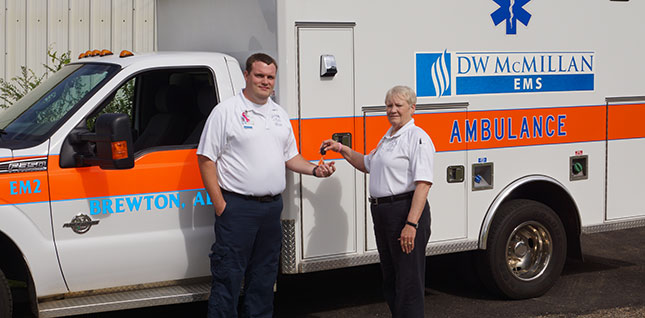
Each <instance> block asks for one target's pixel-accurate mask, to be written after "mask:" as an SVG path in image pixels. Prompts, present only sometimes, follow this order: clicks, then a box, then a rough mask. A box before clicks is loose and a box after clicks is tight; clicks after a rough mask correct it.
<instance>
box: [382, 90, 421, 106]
mask: <svg viewBox="0 0 645 318" xmlns="http://www.w3.org/2000/svg"><path fill="white" fill-rule="evenodd" d="M395 95H396V96H399V97H401V98H403V100H405V101H406V102H407V103H408V105H410V106H412V105H416V103H417V94H416V93H415V92H414V90H413V89H412V88H410V87H408V86H403V85H398V86H394V87H392V88H390V90H388V91H387V94H385V103H386V104H387V101H388V100H390V98H392V97H393V96H395Z"/></svg>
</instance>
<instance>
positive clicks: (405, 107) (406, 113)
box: [385, 94, 415, 131]
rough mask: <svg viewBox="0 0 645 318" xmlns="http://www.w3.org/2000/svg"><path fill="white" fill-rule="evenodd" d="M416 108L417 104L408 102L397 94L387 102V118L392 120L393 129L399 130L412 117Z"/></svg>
mask: <svg viewBox="0 0 645 318" xmlns="http://www.w3.org/2000/svg"><path fill="white" fill-rule="evenodd" d="M414 108H415V105H410V104H408V102H407V101H406V100H405V99H404V98H402V97H401V96H399V95H396V94H395V95H392V97H390V99H388V100H387V101H386V102H385V111H386V112H387V119H388V120H389V121H390V125H392V128H393V131H397V130H399V128H401V127H403V126H404V125H405V124H407V123H408V122H409V121H410V119H412V114H414Z"/></svg>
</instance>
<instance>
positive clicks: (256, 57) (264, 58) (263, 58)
mask: <svg viewBox="0 0 645 318" xmlns="http://www.w3.org/2000/svg"><path fill="white" fill-rule="evenodd" d="M258 61H259V62H263V63H264V64H266V65H271V64H273V65H275V69H276V71H277V70H278V63H276V62H275V60H274V59H273V58H272V57H271V56H269V55H267V54H264V53H255V54H253V55H251V56H249V58H248V59H246V71H247V72H248V73H251V69H252V68H253V63H255V62H258Z"/></svg>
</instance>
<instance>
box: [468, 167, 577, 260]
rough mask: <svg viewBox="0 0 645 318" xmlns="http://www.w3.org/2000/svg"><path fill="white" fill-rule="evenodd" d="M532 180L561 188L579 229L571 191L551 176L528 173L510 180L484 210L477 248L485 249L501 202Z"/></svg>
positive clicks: (575, 204) (575, 206)
mask: <svg viewBox="0 0 645 318" xmlns="http://www.w3.org/2000/svg"><path fill="white" fill-rule="evenodd" d="M533 182H547V183H550V184H552V185H554V186H556V187H557V188H559V189H560V190H562V192H563V193H565V194H566V196H567V197H568V198H569V200H570V201H571V203H572V204H573V207H574V209H575V214H576V218H577V222H578V229H580V209H579V208H578V205H577V203H576V201H575V200H574V199H573V196H572V195H571V192H569V190H568V189H567V188H566V187H565V186H564V185H563V184H562V183H560V182H559V181H558V180H556V179H554V178H552V177H549V176H545V175H529V176H525V177H522V178H520V179H517V180H515V181H513V182H511V183H510V184H509V185H507V186H506V187H505V188H504V189H503V190H502V191H501V192H500V193H499V194H498V195H497V197H495V199H494V200H493V202H492V203H491V205H490V206H489V207H488V210H487V211H486V217H485V218H484V221H483V222H482V225H481V228H480V230H479V249H482V250H485V249H486V244H487V243H488V232H489V231H490V225H491V223H492V222H493V219H494V218H495V216H496V215H497V211H498V210H499V207H500V206H501V205H502V203H504V202H506V200H508V199H509V197H510V196H511V194H513V193H514V192H515V191H516V190H518V189H519V188H521V187H522V186H524V185H527V184H529V183H533ZM557 212H558V211H556V213H557Z"/></svg>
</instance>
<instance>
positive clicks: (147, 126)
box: [87, 68, 217, 155]
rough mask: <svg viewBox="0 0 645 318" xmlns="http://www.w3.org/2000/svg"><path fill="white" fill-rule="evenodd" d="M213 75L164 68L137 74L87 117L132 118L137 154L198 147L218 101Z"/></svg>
mask: <svg viewBox="0 0 645 318" xmlns="http://www.w3.org/2000/svg"><path fill="white" fill-rule="evenodd" d="M216 96H217V95H216V90H215V85H214V76H213V74H212V72H211V71H210V70H209V69H206V68H189V69H161V70H155V71H149V72H145V73H141V74H138V75H137V76H135V77H133V78H131V79H130V80H128V81H127V82H125V83H124V84H123V85H121V87H119V88H118V89H117V90H116V91H115V92H114V93H113V94H112V95H111V97H110V98H109V99H108V100H106V101H105V102H104V106H103V107H102V108H101V109H100V110H99V111H98V112H95V114H94V115H93V116H90V117H89V118H88V119H87V128H88V129H90V130H93V129H94V121H95V120H96V117H98V116H99V115H100V114H104V113H124V114H127V115H128V116H129V117H130V120H131V128H132V136H133V140H134V151H135V153H137V154H138V155H141V154H143V153H147V152H149V151H154V150H155V149H160V148H159V147H163V148H162V149H167V148H169V147H181V148H190V147H196V146H197V143H198V142H199V137H200V135H201V130H202V129H203V127H204V123H205V121H206V118H207V117H208V115H209V114H210V111H211V110H212V109H213V107H214V106H215V104H217V98H216Z"/></svg>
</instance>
